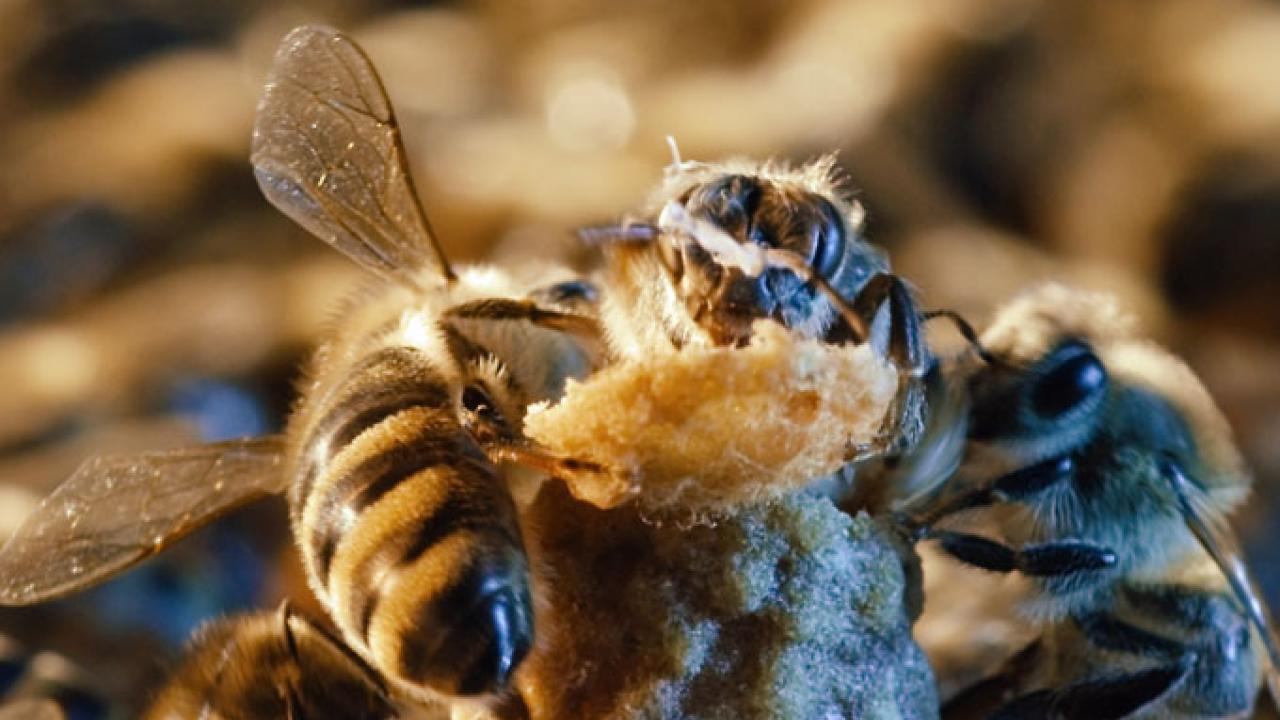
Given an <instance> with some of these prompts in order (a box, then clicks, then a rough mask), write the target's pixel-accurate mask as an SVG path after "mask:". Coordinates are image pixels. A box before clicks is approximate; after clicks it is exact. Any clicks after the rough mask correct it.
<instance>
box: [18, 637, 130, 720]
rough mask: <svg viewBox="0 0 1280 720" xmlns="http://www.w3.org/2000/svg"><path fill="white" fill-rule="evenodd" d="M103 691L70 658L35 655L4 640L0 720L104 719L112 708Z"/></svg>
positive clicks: (48, 653)
mask: <svg viewBox="0 0 1280 720" xmlns="http://www.w3.org/2000/svg"><path fill="white" fill-rule="evenodd" d="M101 690H102V688H101V687H99V686H97V683H95V682H94V681H93V679H92V678H91V677H90V676H89V675H88V674H87V673H86V672H85V670H84V669H83V668H81V667H79V666H78V665H76V664H75V663H74V662H72V661H71V660H70V659H68V658H66V657H64V656H62V655H60V654H57V653H55V652H50V651H47V650H45V651H39V652H31V651H30V650H28V649H26V648H24V647H23V646H22V645H21V644H20V643H18V642H17V641H15V640H13V639H10V638H7V637H0V697H3V701H2V702H0V719H7V720H64V719H65V718H68V717H70V718H72V719H73V720H104V719H105V718H107V717H110V715H111V705H110V703H109V702H108V700H107V699H106V698H105V697H104V695H103V693H102V692H101Z"/></svg>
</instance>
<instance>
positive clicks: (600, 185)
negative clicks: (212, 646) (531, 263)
mask: <svg viewBox="0 0 1280 720" xmlns="http://www.w3.org/2000/svg"><path fill="white" fill-rule="evenodd" d="M304 22H326V23H329V24H333V25H335V26H338V27H340V28H342V29H344V30H347V31H349V32H350V33H351V34H353V35H354V37H355V38H356V39H357V40H358V41H359V42H360V43H361V44H362V45H363V46H364V47H365V48H366V49H367V51H368V53H369V54H370V56H371V57H372V58H373V60H374V62H375V64H376V65H377V66H378V68H379V69H380V71H381V73H382V75H383V78H384V80H385V83H386V85H387V88H388V91H389V93H390V95H391V97H392V99H393V101H394V103H395V106H396V108H397V111H398V113H399V116H400V120H401V124H402V126H403V132H404V135H405V141H406V144H407V146H408V150H409V152H410V155H411V156H412V164H413V170H414V172H415V174H416V176H417V179H418V187H419V189H420V191H421V192H422V195H423V201H424V204H425V205H426V208H427V211H428V213H429V214H430V216H431V218H432V222H433V223H434V225H435V227H436V229H437V231H438V233H439V235H440V237H441V240H442V242H443V244H444V246H445V248H446V251H447V252H448V253H449V255H450V256H451V257H452V258H454V259H455V260H492V261H494V262H501V263H519V262H523V261H525V260H527V259H535V258H537V259H546V258H553V259H560V260H564V261H567V262H571V263H574V264H575V265H577V266H578V267H580V268H581V269H584V270H588V269H590V267H591V265H592V262H593V260H594V258H593V256H592V255H591V253H590V252H589V251H588V250H586V249H584V248H580V247H579V246H578V245H577V244H576V242H575V240H574V239H573V236H572V233H571V230H572V228H574V227H575V226H577V225H580V224H585V223H592V222H600V221H607V220H610V219H613V218H615V217H617V216H619V215H621V214H622V213H625V212H627V211H628V210H631V209H634V208H636V207H638V206H639V205H640V204H641V203H642V201H643V199H644V198H645V196H646V194H647V192H648V191H649V189H650V188H651V187H652V186H653V185H654V184H655V183H656V182H657V181H658V180H659V179H660V177H661V170H662V167H663V166H664V165H665V164H666V163H667V162H669V160H670V154H669V150H668V148H667V145H666V143H665V140H664V138H665V137H666V136H667V135H671V136H673V137H675V138H676V140H677V141H678V143H679V147H680V151H681V153H682V154H683V156H684V157H685V158H692V159H698V160H712V159H718V158H722V157H725V156H729V155H747V156H778V157H782V158H790V159H792V160H797V161H800V160H804V159H807V158H811V157H814V156H816V155H818V154H821V153H825V152H828V151H833V150H834V151H838V152H839V159H840V164H841V166H842V167H843V168H844V169H845V171H846V172H847V174H848V177H849V186H850V188H851V189H854V190H855V192H856V195H857V197H858V198H859V199H860V201H861V202H862V203H863V204H864V205H865V206H866V208H867V211H868V225H867V234H868V237H869V238H870V239H871V240H872V241H874V242H876V243H879V244H881V245H883V246H884V247H886V248H887V249H888V250H889V252H890V254H891V256H892V258H893V262H894V265H895V269H896V270H897V271H898V272H899V273H900V274H902V275H904V276H905V277H907V278H908V279H910V280H911V281H912V282H913V283H914V284H915V285H916V286H917V287H918V289H919V292H920V295H921V297H922V298H923V303H924V305H925V306H926V307H950V308H954V309H956V310H959V311H961V312H962V313H965V314H966V315H968V316H969V317H970V318H971V319H973V320H974V321H975V322H976V323H978V324H981V323H982V322H984V320H985V318H986V317H987V314H988V313H989V311H990V309H991V308H992V306H993V305H994V304H995V303H998V302H1000V301H1001V300H1003V299H1005V298H1007V297H1009V296H1010V295H1012V294H1013V293H1015V292H1016V291H1017V290H1019V289H1020V288H1022V287H1025V286H1026V285H1028V284H1029V283H1032V282H1034V281H1036V280H1039V279H1044V278H1050V277H1056V278H1062V279H1065V280H1067V281H1070V282H1072V283H1076V284H1079V285H1083V286H1087V287H1090V288H1097V289H1105V290H1108V291H1111V292H1114V293H1117V294H1118V295H1120V296H1121V297H1122V298H1123V299H1124V300H1125V302H1126V303H1127V304H1128V305H1129V306H1130V307H1131V308H1132V309H1133V310H1135V311H1136V312H1138V313H1139V314H1140V315H1141V317H1142V318H1143V319H1144V322H1145V324H1146V327H1147V328H1148V329H1149V331H1150V332H1151V333H1152V334H1153V335H1154V336H1156V337H1157V338H1159V339H1160V340H1161V341H1163V342H1165V343H1167V344H1169V345H1170V346H1172V347H1173V348H1175V349H1176V350H1177V351H1179V352H1180V353H1182V354H1184V355H1185V356H1186V357H1187V358H1188V360H1189V362H1190V363H1191V365H1192V366H1193V367H1194V368H1195V369H1196V370H1197V371H1198V372H1199V373H1200V374H1201V375H1202V376H1203V378H1204V380H1205V382H1206V384H1207V385H1208V386H1209V388H1210V390H1211V391H1212V392H1213V393H1214V394H1215V396H1216V397H1217V398H1218V400H1219V402H1220V403H1221V405H1222V407H1223V409H1224V410H1225V412H1226V413H1227V415H1228V417H1229V419H1230V420H1231V422H1232V424H1233V426H1234V427H1235V428H1236V432H1237V434H1238V439H1239V441H1240V443H1241V445H1242V447H1243V449H1244V451H1245V453H1246V455H1247V456H1248V458H1249V460H1250V462H1251V463H1252V465H1253V467H1254V469H1255V471H1256V474H1257V481H1258V484H1257V492H1256V495H1255V500H1254V502H1252V503H1250V504H1249V507H1248V508H1247V510H1246V511H1245V512H1244V513H1243V514H1242V515H1241V516H1240V517H1238V518H1236V522H1237V526H1238V527H1239V528H1241V530H1242V531H1243V532H1244V533H1245V534H1246V536H1247V537H1248V539H1249V548H1250V559H1251V562H1252V564H1253V567H1254V568H1255V570H1256V571H1257V573H1258V574H1259V575H1260V576H1261V577H1262V578H1263V581H1264V584H1265V585H1266V587H1267V589H1268V592H1269V594H1270V595H1271V599H1272V602H1273V604H1275V603H1276V601H1277V600H1278V599H1280V552H1278V551H1277V548H1278V547H1280V546H1278V545H1277V543H1278V542H1280V529H1278V528H1277V525H1276V523H1275V522H1274V519H1273V517H1274V514H1273V512H1272V510H1273V507H1274V505H1275V503H1274V502H1273V500H1272V497H1273V494H1274V493H1275V492H1276V491H1277V490H1280V313H1277V312H1276V310H1275V309H1276V308H1277V307H1280V91H1278V90H1277V76H1280V5H1277V4H1276V3H1273V2H1265V1H1264V0H1217V1H1216V2H1212V3H1209V2H1204V1H1203V0H1148V1H1146V2H1134V3H1116V2H1110V1H1108V0H1082V1H1079V2H1064V3H1052V2H1047V1H1044V0H796V1H793V2H787V1H785V0H751V1H750V2H742V1H736V0H703V1H700V2H687V1H684V0H633V1H632V2H625V3H624V2H588V1H587V0H470V1H469V2H456V3H425V4H415V3H407V2H394V1H392V0H360V1H357V2H339V1H338V0H315V1H314V2H305V3H304V2H292V3H291V2H272V3H259V2H251V1H250V0H228V1H227V2H221V3H209V4H202V3H201V4H198V3H187V2H181V0H45V1H44V2H37V1H36V0H5V1H4V2H0V158H2V160H0V531H3V532H7V531H8V529H10V528H12V527H13V526H14V524H15V523H16V522H18V521H19V520H20V519H21V517H22V515H23V514H24V513H25V512H26V511H27V510H28V509H29V508H30V507H31V506H32V504H33V503H34V502H35V501H36V500H37V499H38V498H39V497H40V496H41V495H43V494H44V493H45V492H47V491H48V489H50V488H51V487H52V486H54V485H55V484H56V483H57V482H59V481H60V480H61V479H62V478H64V477H66V475H67V474H68V473H69V472H70V471H71V470H72V469H74V467H75V466H76V464H77V463H78V462H79V460H80V459H82V458H84V457H85V456H86V455H88V454H91V453H94V452H103V451H132V450H140V449H144V448H159V447H173V446H176V445H180V444H182V443H184V442H190V441H192V439H204V440H211V439H219V438H225V437H233V436H238V435H244V434H254V433H260V432H269V431H272V430H274V429H278V428H279V427H280V425H281V423H282V421H283V418H284V416H285V414H286V413H287V411H288V408H289V403H290V402H291V398H292V395H293V392H292V388H291V383H292V382H293V380H294V378H295V377H296V370H295V368H296V367H297V365H298V363H299V362H300V360H301V359H302V358H303V357H304V356H305V353H306V350H307V348H308V347H310V346H311V345H312V344H313V342H314V341H315V339H316V337H317V335H318V334H319V333H320V332H321V331H322V328H323V327H324V326H325V323H326V321H327V318H328V317H329V315H330V313H331V311H332V308H333V307H334V304H335V303H336V302H337V300H338V299H340V298H341V297H342V296H343V294H344V292H346V291H347V289H348V288H349V287H350V285H351V283H352V282H353V281H354V280H356V279H357V277H358V271H357V270H356V268H354V266H353V265H351V264H350V263H349V262H347V261H346V260H345V259H343V258H342V257H340V256H338V255H337V253H335V252H333V251H332V250H330V249H328V248H326V247H325V246H324V245H323V244H322V243H319V242H317V241H315V239H314V238H311V237H309V236H307V235H306V234H305V233H304V232H303V231H302V230H300V229H298V228H297V227H295V226H294V225H293V224H292V223H290V222H289V221H288V220H286V219H284V218H283V217H282V216H281V215H280V214H279V213H277V212H276V211H275V210H274V209H272V208H271V207H270V206H269V205H268V204H267V203H266V202H265V201H264V200H263V199H262V198H261V196H260V195H259V193H258V190H257V187H256V185H255V183H254V180H253V176H252V173H251V170H250V167H249V164H248V147H249V136H250V129H251V124H252V121H253V109H254V104H255V102H256V98H257V94H258V91H259V89H260V87H261V83H262V78H263V77H264V75H265V73H266V69H267V67H268V65H269V63H270V59H271V55H272V53H273V52H274V48H275V45H276V43H277V41H278V40H279V38H280V37H281V36H282V35H283V34H284V32H285V31H287V30H288V29H289V28H291V27H293V26H295V25H298V24H301V23H304ZM284 517H285V516H284V513H283V510H282V508H281V507H280V506H277V505H270V506H268V507H261V508H255V509H253V510H251V511H249V512H247V513H244V514H241V515H239V516H237V517H235V518H233V519H231V520H230V521H229V522H227V523H222V524H219V525H218V526H217V527H215V528H212V529H211V530H209V531H206V532H203V533H201V534H199V535H198V536H196V538H194V539H193V540H191V541H188V542H185V543H183V544H182V545H181V546H179V547H178V548H175V550H174V551H173V552H171V553H168V554H167V555H166V557H165V558H163V559H162V560H161V561H159V562H156V563H152V564H150V565H148V566H147V567H146V568H145V569H143V570H140V571H138V572H136V573H133V574H131V575H129V576H126V577H125V578H123V579H122V580H120V581H117V582H114V583H112V584H109V585H107V586H105V587H103V588H101V589H98V590H95V591H93V592H92V593H89V594H87V595H84V596H81V597H78V598H74V599H71V600H69V601H66V602H61V603H57V604H54V605H51V606H47V607H41V608H33V609H28V610H20V611H19V610H5V611H3V612H0V632H4V633H7V634H9V635H11V636H13V637H14V638H16V639H18V640H20V641H21V642H22V643H24V644H25V645H26V646H27V647H28V648H32V649H35V648H50V649H55V650H57V651H58V652H60V653H62V654H63V655H65V656H67V657H70V658H71V659H72V660H74V661H75V662H76V663H78V664H79V665H80V666H81V667H84V668H88V669H89V670H90V673H89V674H91V675H93V676H94V680H93V682H94V683H95V684H96V685H97V686H98V687H99V688H100V689H101V690H103V691H104V692H105V693H106V694H107V695H109V696H110V700H111V701H112V702H113V703H114V704H115V706H116V707H118V708H122V709H121V710H118V711H117V712H118V713H122V716H129V715H131V714H132V713H133V712H134V711H135V710H136V708H137V707H138V705H139V703H140V702H141V701H142V699H143V698H144V697H145V688H147V687H149V686H151V685H154V683H155V682H156V679H157V678H158V677H159V676H160V675H161V674H162V673H163V671H164V668H165V667H167V665H168V664H169V663H171V662H172V659H173V657H174V656H175V652H176V648H177V644H178V643H179V642H180V641H181V639H182V638H184V637H185V636H186V635H187V633H188V632H189V631H190V629H191V628H192V627H193V626H194V625H195V624H196V623H198V622H199V620H201V619H202V618H205V617H208V616H210V615H213V614H217V613H221V612H227V611H229V610H233V609H236V608H241V607H246V606H254V605H267V604H270V603H272V602H276V601H277V600H278V598H279V597H280V596H281V594H283V593H285V592H286V591H288V590H289V587H290V586H289V583H290V582H291V581H290V579H289V578H290V575H289V573H288V572H285V571H281V570H280V569H279V568H278V565H279V564H280V563H281V562H284V563H285V565H287V564H288V562H287V560H286V561H281V560H280V558H281V557H287V555H288V550H287V531H286V528H285V525H284V524H285V520H284ZM295 589H296V588H295ZM299 592H303V591H299Z"/></svg>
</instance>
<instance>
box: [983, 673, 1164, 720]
mask: <svg viewBox="0 0 1280 720" xmlns="http://www.w3.org/2000/svg"><path fill="white" fill-rule="evenodd" d="M1188 671H1189V666H1188V665H1186V664H1185V663H1183V664H1175V665H1166V666H1162V667H1157V668H1153V669H1151V670H1141V671H1138V672H1133V673H1125V674H1123V675H1114V676H1111V677H1105V678H1098V679H1094V680H1086V681H1084V682H1079V683H1075V684H1073V685H1068V686H1066V687H1064V688H1057V689H1053V690H1037V691H1036V692H1033V693H1029V694H1027V695H1023V696H1022V697H1018V698H1015V699H1013V700H1012V701H1010V702H1009V703H1008V704H1006V705H1005V706H1003V707H1001V708H1000V709H999V710H997V711H996V712H995V713H994V714H993V715H992V716H991V720H1033V719H1034V720H1041V719H1042V718H1063V720H1117V719H1118V718H1123V717H1127V716H1129V715H1130V714H1132V713H1133V712H1135V711H1137V710H1139V709H1140V708H1142V706H1144V705H1146V704H1148V703H1150V702H1151V701H1153V700H1155V699H1157V698H1159V697H1160V696H1161V695H1164V694H1165V693H1166V692H1168V690H1169V688H1171V687H1173V686H1174V685H1175V684H1177V683H1178V681H1180V680H1182V679H1183V678H1184V677H1186V675H1187V673H1188Z"/></svg>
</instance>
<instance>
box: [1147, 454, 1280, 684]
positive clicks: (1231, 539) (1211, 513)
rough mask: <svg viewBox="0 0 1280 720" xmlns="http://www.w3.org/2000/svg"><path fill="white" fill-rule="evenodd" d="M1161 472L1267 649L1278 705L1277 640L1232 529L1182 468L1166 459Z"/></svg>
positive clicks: (1279, 647) (1279, 665) (1269, 674)
mask: <svg viewBox="0 0 1280 720" xmlns="http://www.w3.org/2000/svg"><path fill="white" fill-rule="evenodd" d="M1165 476H1166V477H1168V479H1169V482H1170V484H1171V485H1172V486H1173V490H1174V494H1175V495H1176V496H1177V498H1178V509H1179V511H1181V513H1182V517H1183V520H1185V521H1186V523H1187V527H1188V528H1190V529H1191V532H1192V533H1193V534H1194V535H1195V536H1196V539H1197V540H1199V541H1200V544H1201V545H1202V546H1204V549H1205V550H1206V551H1207V552H1208V553H1209V556H1210V557H1212V558H1213V561H1214V563H1216V564H1217V566H1218V567H1219V568H1220V569H1221V570H1222V574H1223V575H1224V576H1226V578H1227V582H1228V583H1229V584H1230V586H1231V592H1232V593H1233V594H1234V595H1235V596H1236V599H1237V600H1239V602H1240V605H1241V606H1242V607H1243V608H1244V610H1245V613H1246V614H1247V615H1248V617H1249V620H1250V622H1252V623H1253V626H1254V628H1255V629H1256V630H1257V634H1258V637H1259V639H1260V640H1261V641H1262V645H1263V647H1264V648H1265V649H1266V651H1267V657H1268V658H1269V659H1270V661H1271V667H1270V668H1269V669H1268V670H1267V672H1266V680H1267V689H1268V691H1269V692H1270V694H1271V698H1272V701H1273V702H1274V703H1275V704H1276V707H1277V708H1280V675H1278V674H1277V673H1280V642H1278V641H1277V639H1276V634H1275V630H1274V626H1273V625H1272V622H1271V614H1270V613H1269V612H1268V611H1267V606H1266V603H1265V602H1264V601H1263V600H1262V593H1261V592H1260V591H1259V590H1258V585H1257V583H1256V582H1254V580H1253V577H1252V575H1251V574H1250V573H1249V569H1248V568H1247V567H1246V566H1245V564H1244V562H1243V561H1242V560H1241V558H1242V557H1243V554H1242V553H1241V551H1240V544H1239V542H1238V541H1237V540H1236V536H1235V533H1234V532H1232V530H1231V526H1230V525H1228V524H1227V521H1226V518H1224V517H1223V516H1222V514H1221V513H1219V512H1217V511H1216V510H1214V509H1213V508H1212V507H1210V506H1209V505H1208V503H1207V502H1205V500H1204V497H1203V495H1202V494H1201V492H1200V490H1199V489H1198V488H1197V487H1195V485H1193V484H1192V482H1191V480H1190V479H1189V478H1187V476H1186V475H1185V474H1184V473H1183V472H1182V469H1181V468H1180V467H1178V465H1177V463H1176V462H1173V461H1168V462H1167V465H1166V472H1165Z"/></svg>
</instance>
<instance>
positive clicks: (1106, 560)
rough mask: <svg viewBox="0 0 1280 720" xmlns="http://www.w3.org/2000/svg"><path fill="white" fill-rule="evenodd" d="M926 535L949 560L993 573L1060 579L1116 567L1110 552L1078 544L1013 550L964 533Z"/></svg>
mask: <svg viewBox="0 0 1280 720" xmlns="http://www.w3.org/2000/svg"><path fill="white" fill-rule="evenodd" d="M929 535H930V536H931V537H934V538H937V539H938V540H940V541H941V542H942V549H943V550H944V551H946V552H947V554H949V555H951V556H952V557H955V558H956V559H958V560H960V561H962V562H965V563H968V564H969V565H973V566H976V567H980V568H982V569H984V570H992V571H995V572H1013V571H1014V570H1017V571H1019V572H1021V573H1023V574H1024V575H1031V576H1033V577H1061V576H1064V575H1074V574H1075V573H1081V572H1092V571H1095V570H1105V569H1107V568H1109V567H1112V566H1114V565H1115V564H1116V554H1115V553H1114V552H1112V551H1110V550H1108V549H1107V548H1104V547H1102V546H1100V545H1094V544H1093V543H1088V542H1084V541H1082V540H1057V541H1054V542H1047V543H1041V544H1038V545H1026V546H1023V547H1022V548H1021V549H1019V550H1015V549H1013V548H1011V547H1009V546H1007V545H1004V544H1003V543H999V542H996V541H994V540H988V539H987V538H984V537H979V536H977V535H970V534H967V533H959V532H952V531H949V530H934V531H931V532H930V533H929Z"/></svg>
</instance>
